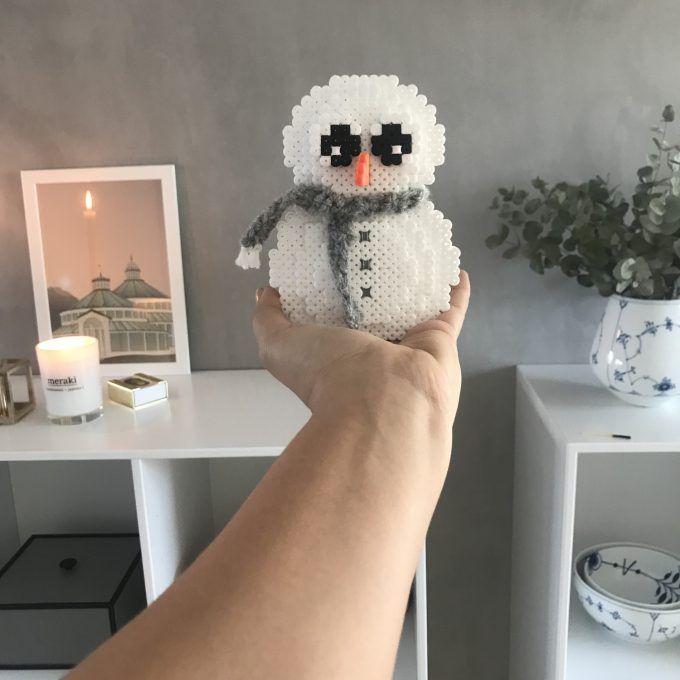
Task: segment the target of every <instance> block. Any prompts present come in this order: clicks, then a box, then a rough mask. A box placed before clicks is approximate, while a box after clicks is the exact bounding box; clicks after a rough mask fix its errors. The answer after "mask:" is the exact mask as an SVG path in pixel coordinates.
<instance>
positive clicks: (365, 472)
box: [73, 395, 450, 680]
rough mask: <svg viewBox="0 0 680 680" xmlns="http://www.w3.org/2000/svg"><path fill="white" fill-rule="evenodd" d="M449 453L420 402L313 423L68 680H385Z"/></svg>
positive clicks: (438, 423)
mask: <svg viewBox="0 0 680 680" xmlns="http://www.w3.org/2000/svg"><path fill="white" fill-rule="evenodd" d="M449 452H450V422H447V421H446V419H445V418H442V417H441V416H440V415H438V413H437V412H436V411H435V410H434V409H432V408H431V407H430V405H429V404H428V402H427V400H425V399H423V398H422V396H420V395H414V396H411V395H406V396H403V395H400V396H399V397H398V398H397V396H396V395H395V397H394V398H393V399H391V400H390V399H389V398H387V399H386V400H385V402H384V403H382V404H380V408H377V409H373V410H372V411H371V412H370V413H367V412H366V411H357V412H356V413H353V414H349V413H345V414H341V415H340V416H338V415H337V414H336V415H335V416H331V415H330V414H318V415H315V416H313V417H312V418H311V419H310V421H309V423H308V424H307V425H306V426H305V427H304V428H303V430H302V431H301V432H300V433H299V434H298V436H297V437H296V438H295V439H294V440H293V441H292V442H291V444H290V445H289V446H288V447H287V449H286V451H285V452H284V453H283V454H282V455H281V457H280V458H279V459H278V460H277V461H276V462H275V463H274V465H273V466H272V468H271V469H270V471H269V472H268V473H267V475H266V476H265V478H264V479H263V480H262V482H261V483H260V484H259V485H258V487H257V488H256V490H255V491H254V492H253V494H252V495H251V496H250V498H249V499H248V500H247V501H246V502H245V504H244V505H243V507H242V508H241V510H240V511H239V512H238V513H237V515H236V516H235V517H234V519H233V520H232V521H231V522H230V523H229V525H228V526H227V527H226V528H225V529H224V530H223V531H222V532H221V534H220V535H219V536H218V537H217V539H216V540H215V541H214V542H213V544H212V545H211V546H210V547H209V548H208V549H207V550H206V551H205V552H204V553H203V555H201V557H199V559H198V560H197V561H196V562H195V563H194V564H193V565H192V566H191V567H190V568H189V569H188V570H187V572H186V573H185V574H184V575H183V576H182V577H181V578H180V579H179V580H178V582H177V583H176V584H175V585H174V586H173V587H172V588H171V589H170V590H169V591H168V592H167V593H166V594H165V595H164V596H163V597H161V598H160V600H159V601H158V602H157V603H156V604H154V605H153V606H152V607H151V608H150V609H149V610H147V611H146V612H145V613H144V614H142V615H141V616H140V617H138V618H137V619H136V620H135V621H134V622H133V623H132V624H130V625H129V626H128V627H127V628H126V629H124V630H123V631H122V633H120V634H119V635H118V636H117V637H116V638H115V639H114V640H113V641H111V642H109V643H108V644H107V645H105V646H104V647H103V648H102V649H100V650H99V651H98V652H97V653H95V654H94V655H93V656H92V657H91V658H90V659H89V660H88V661H87V662H86V663H85V664H83V665H82V667H81V668H80V669H78V670H76V672H75V673H74V675H73V677H74V678H76V677H82V678H84V677H97V678H106V677H123V676H125V677H127V678H131V679H133V680H134V678H147V679H148V678H163V679H164V680H172V679H173V678H183V679H184V678H187V677H196V678H204V677H205V678H220V677H224V678H230V679H237V680H238V679H240V678H244V679H245V678H248V679H249V680H250V679H252V678H272V677H276V678H282V679H285V678H291V679H293V678H295V680H300V679H301V678H315V679H316V678H325V679H327V680H333V679H335V678H338V679H339V678H353V679H354V678H356V679H361V678H371V679H374V678H388V677H389V675H390V673H391V670H392V663H393V661H394V656H395V652H396V646H397V644H398V640H399V633H400V627H401V615H402V614H403V612H404V609H405V605H406V601H407V597H408V592H409V588H410V583H411V580H412V578H413V574H414V571H415V567H416V564H417V559H418V555H419V552H420V550H421V549H422V544H423V541H424V538H425V533H426V530H427V526H428V523H429V520H430V518H431V515H432V512H433V510H434V506H435V504H436V500H437V498H438V496H439V492H440V490H441V485H442V483H443V480H444V476H445V472H446V467H447V464H448V456H449Z"/></svg>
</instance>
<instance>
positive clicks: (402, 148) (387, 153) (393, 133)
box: [371, 123, 411, 165]
mask: <svg viewBox="0 0 680 680" xmlns="http://www.w3.org/2000/svg"><path fill="white" fill-rule="evenodd" d="M371 153H373V155H374V156H380V162H381V163H382V164H383V165H401V159H402V156H403V155H404V154H406V153H411V135H409V134H406V133H404V132H402V131H401V123H383V124H382V132H381V134H379V135H373V136H372V137H371Z"/></svg>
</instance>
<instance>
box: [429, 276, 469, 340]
mask: <svg viewBox="0 0 680 680" xmlns="http://www.w3.org/2000/svg"><path fill="white" fill-rule="evenodd" d="M469 304H470V277H469V276H468V273H467V272H466V271H465V270H464V269H462V270H461V272H460V281H459V282H458V285H457V286H455V287H453V288H451V298H450V307H449V309H448V310H447V311H445V312H442V313H441V314H440V315H439V316H438V317H437V318H438V319H440V320H441V321H444V322H446V323H448V324H449V325H450V326H451V327H452V328H453V330H454V331H455V333H456V337H458V336H459V335H460V331H461V329H462V328H463V322H464V321H465V315H466V313H467V309H468V305H469Z"/></svg>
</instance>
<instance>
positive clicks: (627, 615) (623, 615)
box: [574, 546, 680, 644]
mask: <svg viewBox="0 0 680 680" xmlns="http://www.w3.org/2000/svg"><path fill="white" fill-rule="evenodd" d="M600 547H602V546H593V547H592V548H587V549H586V550H583V551H581V552H580V553H579V554H578V555H577V556H576V559H575V560H574V588H575V589H576V593H577V595H578V599H579V601H580V602H581V604H582V605H583V608H584V609H585V610H586V612H587V613H588V615H589V616H590V617H591V618H592V619H593V620H594V621H596V622H597V623H599V624H600V625H601V626H602V627H603V628H605V629H606V630H608V631H609V632H610V633H612V634H613V635H615V636H616V637H618V638H619V639H621V640H625V641H627V642H636V643H639V644H656V643H659V642H666V641H667V640H672V639H673V638H675V637H678V636H679V635H680V609H659V608H658V607H652V606H649V607H644V606H636V605H633V604H628V603H626V602H619V601H617V600H615V599H613V598H611V597H608V596H607V595H605V594H603V593H600V592H598V591H597V590H595V589H594V588H593V587H592V586H591V585H589V584H588V583H586V581H585V579H584V574H583V565H584V562H585V558H586V556H587V555H589V554H590V553H592V552H594V551H596V550H598V549H599V548H600Z"/></svg>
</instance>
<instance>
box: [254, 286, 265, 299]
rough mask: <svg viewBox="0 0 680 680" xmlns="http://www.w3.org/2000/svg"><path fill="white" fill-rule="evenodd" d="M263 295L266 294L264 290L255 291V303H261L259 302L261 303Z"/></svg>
mask: <svg viewBox="0 0 680 680" xmlns="http://www.w3.org/2000/svg"><path fill="white" fill-rule="evenodd" d="M262 293H264V288H258V289H257V290H256V291H255V302H259V301H260V297H262Z"/></svg>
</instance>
